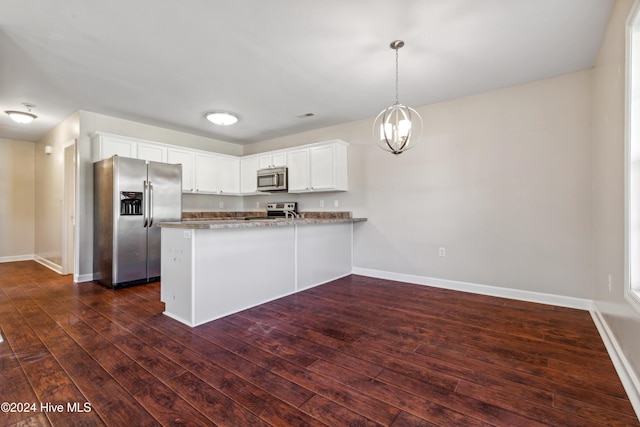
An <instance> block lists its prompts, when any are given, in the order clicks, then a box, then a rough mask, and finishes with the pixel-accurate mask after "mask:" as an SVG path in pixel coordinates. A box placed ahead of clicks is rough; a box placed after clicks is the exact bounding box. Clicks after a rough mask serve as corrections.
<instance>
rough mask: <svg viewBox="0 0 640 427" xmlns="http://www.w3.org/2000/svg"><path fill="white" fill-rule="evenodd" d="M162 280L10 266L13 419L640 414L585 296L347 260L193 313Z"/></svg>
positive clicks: (219, 421)
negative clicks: (425, 278) (361, 271)
mask: <svg viewBox="0 0 640 427" xmlns="http://www.w3.org/2000/svg"><path fill="white" fill-rule="evenodd" d="M230 286H233V285H232V284H230ZM159 294H160V286H159V284H158V283H153V284H149V285H144V286H138V287H133V288H128V289H123V290H117V291H112V290H109V289H106V288H103V287H101V286H99V285H95V284H92V283H81V284H74V283H73V282H72V280H71V278H70V277H69V276H59V275H57V274H55V273H53V272H51V271H49V270H48V269H46V268H44V267H42V266H40V265H39V264H36V263H34V262H16V263H6V264H0V331H1V332H2V335H3V337H4V342H2V343H0V401H2V402H14V403H15V405H14V407H13V408H12V409H24V408H20V407H18V404H24V403H28V404H31V403H33V404H35V406H36V407H35V408H34V407H33V406H30V407H28V408H27V409H33V410H32V411H30V412H24V411H23V412H0V426H9V425H38V426H40V425H55V426H70V425H85V426H91V425H108V426H118V427H120V426H131V427H133V426H151V425H185V426H200V425H202V426H207V425H228V426H268V425H274V426H316V425H318V426H319V425H329V426H339V425H350V426H373V425H384V426H389V425H391V426H396V427H397V426H431V425H441V426H454V425H462V426H475V425H495V426H541V425H552V426H604V425H612V426H618V425H625V426H627V425H628V426H632V425H633V426H638V425H640V423H639V421H638V418H637V417H636V414H635V413H634V411H633V409H632V407H631V405H630V403H629V401H628V399H627V396H626V394H625V391H624V389H623V388H622V385H621V383H620V380H619V379H618V377H617V376H616V373H615V370H614V368H613V365H612V364H611V361H610V360H609V357H608V355H607V353H606V351H605V348H604V345H603V343H602V341H601V339H600V338H599V336H598V333H597V331H596V328H595V326H594V324H593V322H592V320H591V318H590V316H589V314H588V313H587V312H585V311H580V310H572V309H564V308H558V307H551V306H545V305H540V304H532V303H525V302H519V301H512V300H506V299H500V298H493V297H487V296H481V295H473V294H466V293H460V292H454V291H448V290H442V289H435V288H429V287H424V286H417V285H409V284H404V283H398V282H390V281H384V280H377V279H371V278H365V277H361V276H350V277H346V278H344V279H341V280H337V281H335V282H332V283H329V284H326V285H323V286H319V287H317V288H314V289H311V290H308V291H306V292H302V293H299V294H296V295H293V296H289V297H286V298H282V299H279V300H277V301H273V302H271V303H268V304H264V305H261V306H259V307H256V308H253V309H250V310H246V311H244V312H241V313H238V314H235V315H231V316H228V317H226V318H224V319H220V320H217V321H215V322H211V323H208V324H206V325H203V326H200V327H197V328H193V329H191V328H188V327H186V326H184V325H182V324H180V323H178V322H176V321H174V320H172V319H170V318H168V317H166V316H164V315H162V314H161V313H162V310H163V304H162V303H161V302H160V296H159ZM48 404H49V406H46V405H48ZM41 405H45V406H44V407H41ZM57 405H62V407H58V406H57ZM74 405H75V406H74ZM23 406H24V405H23ZM60 408H62V409H60ZM53 409H57V410H53ZM78 409H82V410H83V411H84V412H80V411H78Z"/></svg>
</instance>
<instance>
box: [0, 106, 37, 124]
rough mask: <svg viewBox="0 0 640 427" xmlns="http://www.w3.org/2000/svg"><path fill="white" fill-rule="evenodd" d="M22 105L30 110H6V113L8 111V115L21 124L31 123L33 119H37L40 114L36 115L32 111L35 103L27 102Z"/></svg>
mask: <svg viewBox="0 0 640 427" xmlns="http://www.w3.org/2000/svg"><path fill="white" fill-rule="evenodd" d="M22 105H24V107H25V108H26V109H27V111H28V112H25V111H16V110H6V111H5V113H7V115H8V116H9V117H11V119H12V120H13V121H14V122H16V123H20V124H26V123H31V122H32V121H33V119H37V118H38V116H36V115H35V114H33V113H32V112H31V109H32V108H33V105H31V104H27V103H24V104H22Z"/></svg>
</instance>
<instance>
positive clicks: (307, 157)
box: [287, 140, 348, 193]
mask: <svg viewBox="0 0 640 427" xmlns="http://www.w3.org/2000/svg"><path fill="white" fill-rule="evenodd" d="M287 165H288V169H289V192H290V193H304V192H311V191H347V190H348V173H347V166H348V145H347V143H346V142H343V141H339V140H335V141H328V142H326V143H320V144H317V145H313V146H311V147H309V148H304V149H298V150H291V151H289V152H288V155H287Z"/></svg>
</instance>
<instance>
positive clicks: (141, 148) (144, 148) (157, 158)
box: [138, 142, 167, 163]
mask: <svg viewBox="0 0 640 427" xmlns="http://www.w3.org/2000/svg"><path fill="white" fill-rule="evenodd" d="M138 159H142V160H148V161H150V162H162V163H166V162H167V148H166V147H162V146H160V145H155V144H147V143H145V142H139V143H138Z"/></svg>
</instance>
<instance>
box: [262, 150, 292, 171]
mask: <svg viewBox="0 0 640 427" xmlns="http://www.w3.org/2000/svg"><path fill="white" fill-rule="evenodd" d="M279 166H287V153H286V152H284V151H283V152H277V153H266V154H262V155H260V156H259V157H258V169H267V168H276V167H279Z"/></svg>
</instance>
